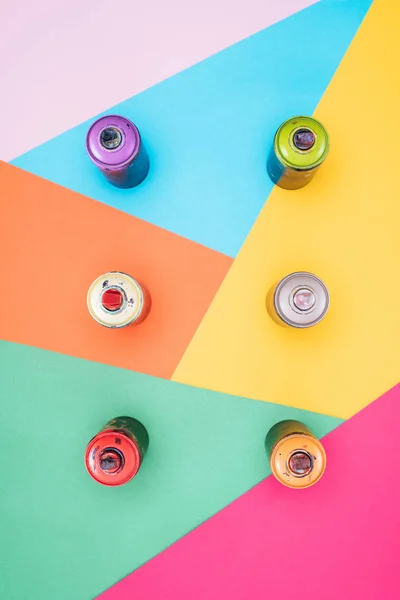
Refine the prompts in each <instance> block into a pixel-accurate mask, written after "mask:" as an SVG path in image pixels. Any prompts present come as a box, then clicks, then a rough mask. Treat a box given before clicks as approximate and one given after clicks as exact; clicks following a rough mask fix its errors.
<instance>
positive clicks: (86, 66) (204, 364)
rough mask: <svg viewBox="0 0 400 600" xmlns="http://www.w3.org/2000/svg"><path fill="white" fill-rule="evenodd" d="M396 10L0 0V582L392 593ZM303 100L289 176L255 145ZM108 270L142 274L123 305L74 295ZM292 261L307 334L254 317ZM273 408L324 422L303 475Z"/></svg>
mask: <svg viewBox="0 0 400 600" xmlns="http://www.w3.org/2000/svg"><path fill="white" fill-rule="evenodd" d="M399 17H400V8H399V6H398V5H397V3H394V2H392V1H391V0H374V2H371V0H320V1H319V2H311V1H308V2H307V1H306V0H303V1H301V0H291V1H287V2H278V1H275V0H273V1H271V2H268V3H265V2H264V3H261V2H258V1H256V0H251V1H250V2H248V3H246V4H243V3H239V2H230V3H228V2H226V0H218V1H216V2H215V1H214V2H209V1H208V0H206V1H205V2H203V3H202V4H201V5H196V6H195V5H190V6H189V5H188V4H187V3H184V2H182V1H181V0H172V1H171V2H169V3H168V6H167V5H166V4H165V3H164V4H163V3H161V2H160V0H151V1H150V2H147V3H146V4H145V5H143V6H139V5H137V4H136V3H135V4H132V3H129V2H127V1H125V0H121V1H120V2H118V3H117V5H115V6H114V5H112V6H111V5H110V3H105V2H104V1H102V0H101V1H100V2H96V3H94V2H93V1H92V0H90V1H89V2H85V3H84V4H81V3H78V2H76V1H75V0H72V1H71V2H68V3H67V2H61V3H59V4H57V5H54V4H51V3H50V4H49V3H48V2H47V1H46V0H39V1H38V2H37V3H35V6H34V7H33V5H30V4H28V3H27V2H25V0H23V1H21V2H19V3H18V4H11V3H8V4H7V6H6V5H5V4H3V6H2V7H1V8H0V21H1V22H2V23H3V24H5V27H4V32H3V35H2V37H1V40H0V56H1V59H0V60H1V61H2V63H1V71H0V85H1V94H0V108H1V109H2V110H1V113H2V114H3V115H4V119H3V122H2V139H3V140H7V143H5V144H3V145H2V146H1V147H0V159H2V160H3V161H9V162H11V164H6V162H2V163H0V239H1V240H2V252H1V254H0V266H1V273H2V282H1V284H2V285H1V290H0V381H1V385H0V422H1V423H2V435H1V436H0V454H1V456H2V457H3V475H2V477H1V481H0V515H1V519H0V537H1V544H0V565H1V566H0V597H1V599H2V600H3V599H4V600H26V599H27V598H29V600H39V599H42V598H51V599H52V600H71V598H74V600H87V599H90V598H94V597H97V596H101V597H102V598H104V600H117V599H118V600H128V599H131V598H135V597H137V596H146V597H147V598H149V599H154V600H159V599H161V598H165V599H168V598H171V599H172V598H174V599H175V600H187V599H188V598H191V599H193V600H203V599H206V598H207V599H210V600H214V599H217V598H218V599H222V598H228V597H229V598H232V600H247V599H248V598H252V599H255V600H258V599H260V600H261V598H265V597H269V596H271V597H280V598H282V599H284V600H285V599H286V598H287V599H289V598H293V597H296V598H297V599H298V600H303V599H304V600H306V599H307V600H310V598H314V597H315V598H317V597H318V598H324V599H325V598H326V599H327V600H330V599H331V598H332V599H335V600H336V599H337V598H340V599H343V600H354V599H356V598H360V599H361V598H362V599H363V600H376V599H378V598H379V600H386V599H387V600H392V599H394V598H397V595H398V594H397V591H398V580H397V581H396V577H397V573H396V560H397V558H398V556H399V554H400V521H399V517H398V509H397V507H398V506H399V504H400V486H399V485H398V478H396V477H395V476H394V475H393V472H394V470H395V464H396V463H395V455H396V452H397V445H396V444H397V437H398V436H397V430H396V424H397V418H398V417H399V416H400V415H399V414H398V413H399V407H400V396H399V386H398V385H397V386H396V384H397V383H398V381H399V379H400V377H399V374H400V368H399V365H400V342H399V340H400V311H399V310H398V302H397V298H398V297H400V281H399V278H398V277H397V276H396V272H397V270H398V269H397V267H398V262H399V257H400V236H399V230H400V227H399V221H400V219H399V216H400V209H399V203H398V200H397V159H396V156H397V155H396V151H397V140H398V139H399V136H400V129H399V126H398V123H397V105H398V102H399V98H400V77H399V70H398V61H399V58H400V52H399V49H398V43H397V37H398V32H397V29H398V25H397V24H398V22H399ZM203 59H205V60H203ZM184 69H186V70H184ZM103 112H104V113H105V114H107V113H108V112H113V113H116V112H117V113H121V114H124V115H126V116H127V117H131V118H132V120H133V121H135V122H136V123H137V125H138V126H139V128H140V131H141V133H142V135H143V139H144V140H145V143H146V145H147V148H148V151H149V155H150V160H151V170H150V173H149V176H148V178H147V179H146V181H145V182H144V183H143V184H142V185H141V186H139V187H138V188H136V189H134V190H117V189H115V188H112V187H111V186H110V185H108V184H107V183H106V182H105V180H104V179H103V178H102V176H101V174H100V173H99V172H98V171H97V170H96V169H95V168H94V166H93V165H92V164H91V163H90V161H89V160H88V158H87V156H86V154H85V145H84V141H85V133H86V130H87V128H88V126H89V123H91V122H92V121H93V119H94V118H95V117H96V116H97V115H98V114H99V113H103ZM300 113H304V114H315V115H316V116H317V117H318V118H319V119H320V120H321V121H322V122H323V123H324V124H325V125H326V127H327V129H328V131H329V134H330V139H331V152H330V155H329V157H328V159H327V161H326V164H325V165H324V166H323V168H322V169H321V171H320V172H319V173H318V174H317V176H316V177H315V179H314V180H313V181H312V183H311V184H310V185H309V186H307V187H306V188H303V189H302V190H298V191H295V192H287V191H284V190H281V189H278V188H274V187H273V186H272V183H271V182H270V180H269V179H268V176H267V173H266V156H267V153H268V149H269V146H270V144H271V140H272V136H273V133H274V131H275V129H276V127H277V126H278V125H279V123H280V122H281V121H282V120H284V119H285V118H287V117H289V116H293V115H294V114H300ZM113 269H120V270H124V271H127V272H129V273H131V274H132V275H133V276H136V277H137V278H138V279H139V280H142V281H143V283H146V285H147V286H148V287H149V289H150V291H151V294H152V297H153V306H152V311H151V313H150V315H149V318H148V320H146V321H145V322H144V323H143V324H142V325H140V326H139V327H137V328H130V329H129V328H128V329H126V330H123V331H108V330H105V329H103V328H101V327H99V326H98V325H97V324H95V323H94V322H93V321H92V320H91V319H90V316H89V315H88V313H87V309H86V306H85V303H86V291H87V288H88V286H89V284H90V282H91V281H92V280H93V279H94V278H95V277H96V276H97V275H98V274H99V273H101V272H105V271H107V270H113ZM294 270H310V271H313V272H315V273H316V274H317V275H319V276H320V277H321V278H322V279H323V280H324V281H325V282H326V284H327V285H328V288H329V290H330V293H331V308H330V310H329V313H328V315H327V317H326V319H324V321H323V322H322V323H320V324H319V325H318V326H317V327H315V328H312V329H309V330H303V331H298V330H290V329H285V328H282V327H279V326H278V325H276V324H275V323H273V322H272V321H271V320H270V319H269V317H268V316H267V314H266V310H265V296H266V293H267V291H268V288H269V287H270V285H272V284H273V283H274V282H275V281H276V280H277V279H279V278H280V277H281V276H284V275H285V274H287V273H288V272H290V271H294ZM119 414H130V415H132V416H134V417H137V418H139V419H140V420H141V421H142V422H143V423H145V425H146V427H147V428H148V430H149V434H150V447H149V452H148V455H147V456H146V458H145V461H144V463H143V467H142V469H141V471H140V473H139V474H138V476H137V477H136V478H135V479H134V480H133V481H132V482H130V483H129V484H127V485H126V486H122V487H121V488H117V489H112V488H104V487H101V486H99V485H98V484H96V483H95V482H94V481H92V480H91V479H90V478H89V476H88V475H87V473H86V472H85V468H84V464H83V453H84V450H85V446H86V444H87V442H88V441H89V439H90V438H91V437H92V436H93V435H94V434H95V433H96V432H97V431H98V430H99V428H101V427H102V426H103V425H104V423H105V422H106V421H107V420H108V419H110V418H112V417H115V416H118V415H119ZM284 418H298V419H300V420H303V421H304V422H306V423H307V424H308V425H309V426H310V427H311V429H313V430H314V431H315V433H316V435H318V436H319V437H322V436H325V437H324V445H325V446H326V449H327V455H328V468H327V472H326V474H325V476H324V477H323V479H322V480H321V482H320V483H318V485H316V486H315V487H313V488H311V489H309V490H305V491H302V492H296V491H292V490H289V489H287V488H284V487H283V486H280V485H279V484H278V483H277V482H276V481H275V480H274V479H273V478H272V477H271V476H269V475H270V471H269V466H268V461H267V457H266V454H265V450H264V438H265V435H266V433H267V431H268V429H269V427H270V426H271V425H272V424H273V423H275V422H276V421H278V420H281V419H284ZM118 582H119V583H118Z"/></svg>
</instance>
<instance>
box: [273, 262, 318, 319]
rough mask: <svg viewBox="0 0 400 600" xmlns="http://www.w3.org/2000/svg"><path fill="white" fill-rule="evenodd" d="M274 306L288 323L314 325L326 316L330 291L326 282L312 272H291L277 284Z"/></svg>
mask: <svg viewBox="0 0 400 600" xmlns="http://www.w3.org/2000/svg"><path fill="white" fill-rule="evenodd" d="M274 307H275V310H276V312H277V314H278V316H279V317H280V318H281V319H282V321H284V322H285V323H287V324H288V325H291V326H292V327H300V328H304V327H312V326H313V325H316V324H317V323H319V321H321V319H322V318H323V317H324V316H325V314H326V312H327V310H328V308H329V293H328V290H327V288H326V286H325V284H324V283H323V282H322V281H321V280H320V279H318V277H316V276H315V275H313V274H312V273H306V272H302V271H299V272H297V273H291V274H290V275H287V276H286V277H285V278H284V279H282V281H280V282H279V283H278V285H277V286H276V288H275V292H274Z"/></svg>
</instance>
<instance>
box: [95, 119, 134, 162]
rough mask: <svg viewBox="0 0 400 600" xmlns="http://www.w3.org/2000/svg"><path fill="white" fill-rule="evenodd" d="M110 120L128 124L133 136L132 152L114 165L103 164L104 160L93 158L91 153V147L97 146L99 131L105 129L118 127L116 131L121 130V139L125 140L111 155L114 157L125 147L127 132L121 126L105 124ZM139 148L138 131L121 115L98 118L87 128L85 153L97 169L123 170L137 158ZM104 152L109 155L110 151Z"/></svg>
mask: <svg viewBox="0 0 400 600" xmlns="http://www.w3.org/2000/svg"><path fill="white" fill-rule="evenodd" d="M112 119H119V120H122V121H126V122H127V123H129V125H130V127H131V128H132V132H133V134H134V136H135V143H134V145H133V148H132V151H131V152H130V154H129V156H128V157H127V158H126V159H124V160H121V162H119V163H116V164H110V163H109V162H105V160H101V159H100V158H98V157H97V156H95V154H94V152H93V145H94V144H96V145H97V144H99V142H98V137H99V135H100V133H101V131H103V130H104V129H106V128H107V127H118V129H121V131H122V134H123V137H124V138H125V140H124V143H123V144H122V145H121V146H120V147H119V148H116V149H115V150H114V151H113V154H114V155H115V154H116V153H117V152H118V151H121V150H122V149H123V148H124V147H125V146H126V140H127V132H126V131H125V130H124V129H123V128H122V125H115V124H112V123H108V124H107V122H108V121H112ZM102 121H104V124H103V123H102ZM96 132H97V133H96ZM141 146H142V137H141V135H140V131H139V129H138V128H137V127H136V125H135V123H133V122H132V121H131V120H130V119H127V118H126V117H121V115H105V116H103V117H100V118H99V119H97V120H96V121H95V122H94V123H92V125H91V126H90V127H89V130H88V132H87V134H86V151H87V153H88V155H89V157H90V159H91V160H92V161H93V162H94V164H95V165H96V166H97V167H99V168H101V169H105V170H107V171H119V170H120V169H123V168H124V167H127V166H128V165H130V164H131V163H132V162H134V161H135V160H136V159H137V157H138V156H139V152H140V148H141ZM104 152H105V153H106V154H107V153H110V154H111V152H110V150H106V149H104Z"/></svg>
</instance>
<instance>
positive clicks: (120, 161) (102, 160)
mask: <svg viewBox="0 0 400 600" xmlns="http://www.w3.org/2000/svg"><path fill="white" fill-rule="evenodd" d="M140 143H141V141H140V133H139V130H138V128H137V127H136V125H135V124H134V123H132V121H130V120H129V119H125V118H124V117H119V116H117V115H107V116H105V117H101V118H100V119H98V120H97V121H95V122H94V123H93V124H92V126H91V127H90V129H89V131H88V133H87V136H86V150H87V152H88V154H89V156H90V158H91V159H92V161H93V162H94V164H95V165H96V166H97V167H99V168H101V169H104V168H107V169H108V170H111V171H112V170H118V169H121V168H123V167H125V166H126V165H128V164H129V163H130V162H131V161H132V160H133V159H134V158H135V157H136V155H137V154H138V152H139V149H140Z"/></svg>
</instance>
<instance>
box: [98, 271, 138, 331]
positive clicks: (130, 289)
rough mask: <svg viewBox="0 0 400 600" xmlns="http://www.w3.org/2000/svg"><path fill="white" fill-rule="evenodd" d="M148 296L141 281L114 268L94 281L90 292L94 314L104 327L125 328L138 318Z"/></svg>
mask: <svg viewBox="0 0 400 600" xmlns="http://www.w3.org/2000/svg"><path fill="white" fill-rule="evenodd" d="M144 303H145V297H144V293H143V289H142V287H141V285H140V284H139V283H138V282H137V281H136V279H133V277H131V276H130V275H127V274H126V273H121V272H119V271H110V272H109V273H104V274H103V275H100V276H99V277H97V279H95V281H93V283H92V285H91V286H90V288H89V290H88V294H87V306H88V309H89V312H90V314H91V316H92V317H93V318H94V319H95V320H96V321H97V322H98V323H99V324H100V325H103V326H104V327H110V328H121V327H126V326H127V325H130V324H132V323H134V322H135V321H137V320H138V319H139V317H140V316H141V315H142V313H143V309H144Z"/></svg>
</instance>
